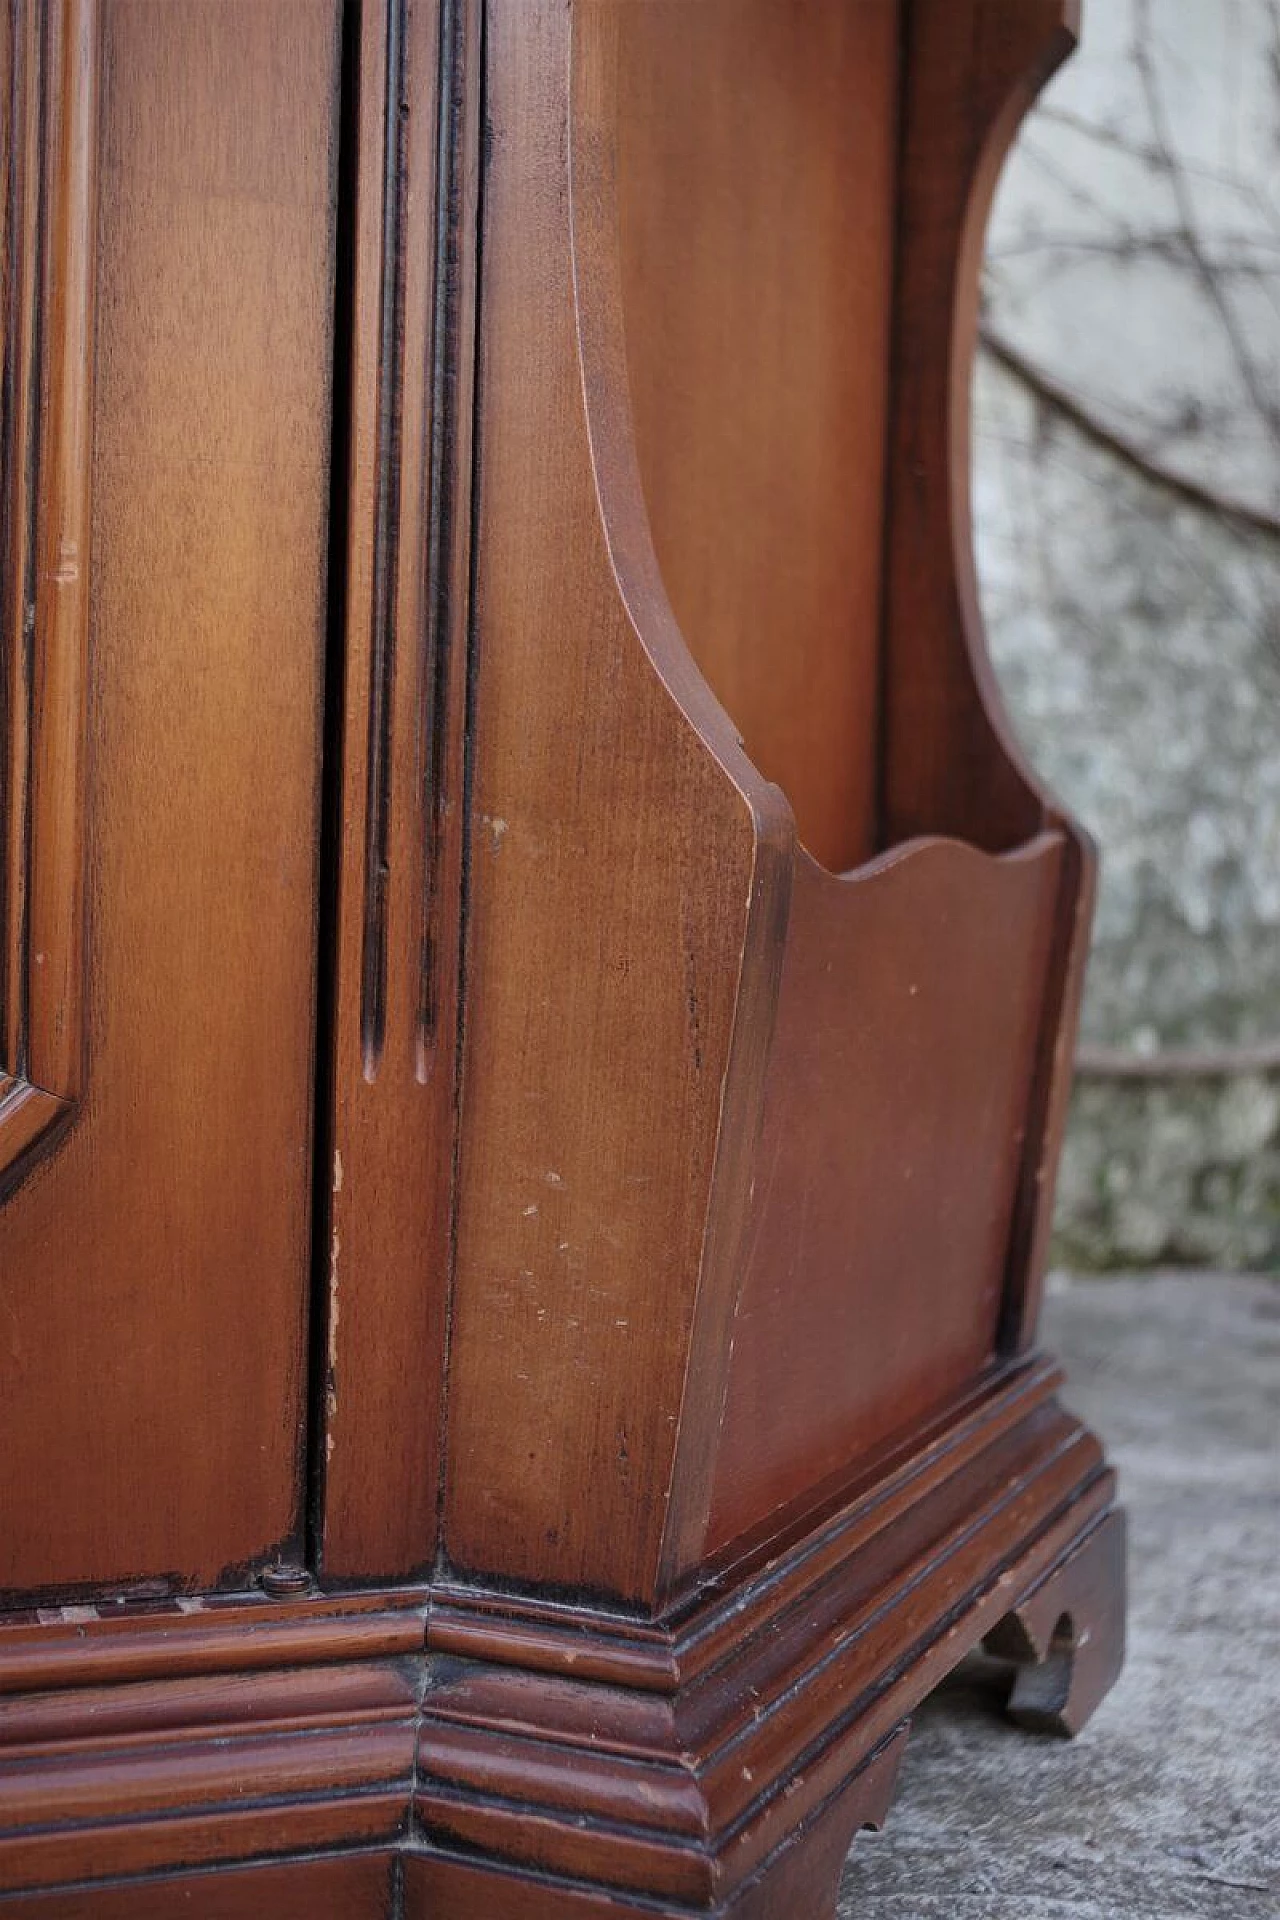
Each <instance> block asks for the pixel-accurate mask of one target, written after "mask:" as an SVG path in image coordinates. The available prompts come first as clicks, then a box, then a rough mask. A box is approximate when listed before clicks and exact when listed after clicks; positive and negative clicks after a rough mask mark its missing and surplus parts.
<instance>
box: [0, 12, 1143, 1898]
mask: <svg viewBox="0 0 1280 1920" xmlns="http://www.w3.org/2000/svg"><path fill="white" fill-rule="evenodd" d="M233 16H234V18H233ZM237 22H238V24H237ZM1074 25H1075V22H1074V18H1073V10H1072V7H1071V6H1070V4H1069V0H803V4H797V0H645V3H644V4H638V0H485V4H484V5H483V7H482V6H481V4H480V0H437V4H434V5H433V4H427V0H423V4H422V5H421V6H418V5H413V6H410V7H408V8H405V7H403V6H400V5H398V4H394V3H393V4H388V5H383V4H381V0H365V4H364V5H363V6H362V7H359V8H357V7H355V6H347V7H345V8H344V7H341V6H338V5H335V4H332V0H309V3H308V4H306V5H303V6H301V7H299V6H297V5H285V4H283V0H260V3H259V4H257V5H256V6H255V7H254V8H253V9H248V10H246V9H229V8H222V7H219V6H218V5H214V4H210V3H209V0H201V3H200V4H198V5H196V4H192V5H189V6H186V7H182V8H174V7H171V6H165V5H163V4H157V0H135V3H134V4H130V5H126V4H124V0H56V4H53V5H51V6H49V7H47V8H46V7H42V6H37V5H36V4H34V0H32V4H30V5H24V4H15V6H14V7H13V8H12V9H11V10H10V18H9V23H8V25H7V26H6V28H5V30H4V31H5V34H6V35H7V38H6V39H5V41H4V44H3V48H2V49H0V51H2V52H3V57H4V61H5V69H6V91H5V97H6V98H7V99H8V100H9V101H10V105H11V121H10V128H9V140H8V152H9V160H8V171H7V173H6V175H5V178H4V183H3V185H4V192H5V196H6V199H5V212H6V234H7V241H8V252H7V259H8V261H9V277H8V282H7V290H6V296H5V298H6V306H5V314H4V318H5V341H6V363H5V364H6V380H7V386H6V393H7V394H8V395H9V396H10V400H9V403H8V407H7V412H6V424H5V442H4V449H3V457H4V462H5V481H6V500H7V503H8V504H7V518H6V525H5V558H4V565H5V601H4V606H5V620H6V629H5V638H6V645H7V653H6V662H7V671H8V675H9V678H8V682H7V684H8V686H9V688H10V696H9V698H8V700H7V704H6V706H5V708H4V716H5V726H6V728H7V736H6V760H5V768H4V771H5V777H6V780H7V782H8V787H7V792H8V793H9V796H10V803H11V812H10V816H9V817H10V819H11V820H12V821H13V822H15V823H17V825H16V826H15V828H14V829H13V830H12V831H11V832H10V834H9V846H8V866H7V868H6V874H5V878H4V880H3V881H2V882H0V905H3V906H4V907H5V909H6V912H5V916H4V926H5V937H6V960H5V972H4V982H5V1019H6V1025H5V1028H4V1031H3V1033H2V1034H0V1046H2V1047H3V1048H4V1049H5V1051H4V1052H3V1053H2V1054H0V1065H3V1066H4V1068H5V1078H4V1079H3V1080H0V1159H2V1161H3V1167H4V1180H5V1183H6V1184H5V1188H4V1193H5V1200H4V1204H3V1205H2V1206H0V1299H2V1300H3V1302H4V1304H5V1306H6V1307H7V1309H8V1322H7V1325H8V1331H7V1333H6V1334H5V1338H6V1339H7V1340H8V1342H9V1352H10V1355H11V1360H12V1379H11V1383H10V1385H9V1386H8V1387H7V1388H6V1394H5V1400H6V1405H5V1408H4V1410H3V1413H0V1423H2V1425H3V1433H2V1434H0V1437H2V1438H3V1439H4V1440H5V1458H6V1462H7V1464H6V1466H5V1468H4V1469H3V1473H4V1478H3V1481H2V1482H0V1516H2V1518H3V1525H2V1526H0V1543H2V1544H0V1588H3V1589H4V1591H5V1594H6V1596H7V1600H6V1604H7V1607H8V1611H7V1612H6V1613H5V1614H4V1615H3V1616H0V1689H3V1692H4V1695H5V1696H6V1697H5V1699H4V1700H3V1701H2V1702H0V1890H2V1891H3V1892H5V1893H7V1894H8V1895H10V1896H11V1899H10V1900H9V1901H7V1902H5V1901H0V1905H4V1906H5V1908H6V1911H8V1910H9V1908H10V1907H11V1908H12V1911H13V1912H14V1914H15V1915H17V1914H21V1915H23V1916H25V1915H28V1914H30V1915H31V1916H32V1917H33V1920H35V1917H36V1916H43V1920H55V1916H70V1915H72V1914H76V1915H80V1914H85V1915H92V1916H98V1915H101V1916H104V1920H108V1917H109V1916H112V1915H121V1916H123V1915H125V1914H128V1915H129V1916H130V1917H131V1920H136V1917H137V1916H143V1917H144V1920H145V1916H149V1915H156V1916H159V1915H162V1914H167V1913H170V1912H172V1911H174V1910H175V1909H174V1904H173V1903H174V1902H175V1900H177V1899H178V1898H179V1897H180V1898H181V1901H182V1911H183V1912H184V1913H191V1914H193V1915H200V1914H204V1915H208V1916H214V1915H217V1916H219V1920H227V1917H228V1916H235V1915H240V1914H244V1915H246V1916H247V1915H249V1914H257V1913H263V1912H275V1913H281V1914H283V1913H294V1912H297V1913H299V1914H301V1913H303V1912H305V1913H307V1914H308V1915H312V1916H316V1915H328V1914H332V1915H334V1916H338V1915H343V1916H348V1915H356V1914H368V1915H369V1916H370V1920H372V1917H373V1916H374V1915H377V1914H383V1913H386V1912H394V1913H396V1914H399V1915H404V1916H410V1917H411V1920H415V1917H416V1920H480V1917H481V1916H484V1917H485V1920H498V1917H500V1920H597V1916H598V1917H599V1920H605V1917H606V1916H615V1915H616V1916H623V1915H626V1914H632V1913H634V1914H635V1915H637V1916H640V1915H645V1914H654V1913H660V1914H663V1915H668V1916H671V1920H676V1917H677V1916H689V1915H694V1914H704V1915H705V1914H712V1915H720V1916H725V1917H727V1916H733V1917H734V1920H830V1916H831V1914H832V1912H833V1908H834V1902H835V1894H836V1886H837V1881H838V1879H839V1875H840V1872H841V1869H842V1866H843V1863H844V1860H845V1855H846V1852H847V1850H848V1847H849V1843H850V1841H851V1839H852V1837H853V1835H854V1833H855V1832H856V1831H857V1829H858V1828H859V1827H860V1826H862V1825H865V1824H878V1823H879V1821H880V1820H881V1818H882V1817H883V1815H884V1813H885V1810H886V1807H887V1804H888V1801H889V1797H890V1794H891V1791H892V1785H893V1775H894V1769H895V1766H896V1763H897V1760H898V1757H899V1754H900V1751H901V1748H902V1744H903V1741H904V1738H905V1734H906V1729H907V1725H908V1722H909V1719H910V1716H911V1713H912V1711H913V1709H914V1708H915V1707H916V1706H917V1705H918V1703H919V1702H920V1700H921V1699H922V1698H923V1696H924V1695H925V1694H926V1693H927V1692H928V1691H929V1690H930V1688H932V1687H933V1686H934V1685H935V1684H936V1683H937V1682H938V1681H939V1680H940V1679H941V1678H942V1677H943V1676H944V1675H945V1674H946V1673H947V1672H948V1671H949V1670H950V1669H951V1668H952V1667H954V1666H955V1665H956V1663H957V1662H958V1661H959V1660H960V1659H961V1658H962V1657H963V1656H964V1655H965V1654H966V1653H968V1652H969V1651H970V1650H971V1649H973V1648H975V1647H976V1646H978V1645H979V1644H980V1643H984V1642H985V1644H986V1646H987V1648H988V1650H989V1651H991V1652H993V1653H996V1654H997V1655H999V1656H1001V1657H1003V1658H1005V1659H1007V1660H1008V1661H1009V1662H1010V1663H1011V1664H1010V1676H1011V1711H1012V1712H1013V1714H1014V1716H1015V1717H1016V1718H1019V1719H1021V1720H1023V1721H1025V1722H1027V1723H1028V1724H1029V1725H1031V1726H1033V1727H1037V1728H1045V1727H1051V1728H1056V1729H1062V1730H1066V1731H1069V1732H1074V1731H1075V1730H1076V1729H1077V1728H1078V1727H1080V1726H1081V1725H1082V1724H1083V1722H1084V1721H1085V1719H1086V1718H1087V1717H1088V1716H1089V1714H1090V1713H1091V1712H1092V1710H1093V1708H1094V1707H1095V1706H1096V1705H1097V1703H1098V1701H1099V1700H1100V1698H1101V1697H1102V1695H1103V1694H1104V1693H1105V1691H1106V1689H1107V1688H1108V1687H1109V1685H1110V1684H1111V1682H1112V1680H1113V1679H1114V1677H1115V1674H1116V1672H1117V1670H1118V1666H1119V1663H1120V1659H1121V1655H1122V1643H1123V1521H1122V1516H1121V1514H1120V1512H1119V1510H1118V1509H1117V1508H1116V1507H1115V1505H1114V1504H1113V1498H1114V1484H1113V1476H1112V1475H1111V1474H1110V1472H1109V1471H1108V1469H1107V1467H1106V1465H1105V1463H1104V1461H1103V1458H1102V1454H1101V1451H1100V1449H1099V1446H1098V1444H1097V1442H1096V1441H1095V1439H1094V1438H1093V1437H1092V1435H1091V1434H1090V1433H1089V1432H1088V1431H1087V1430H1086V1429H1085V1428H1083V1427H1082V1426H1081V1424H1080V1422H1079V1421H1078V1420H1077V1419H1076V1418H1075V1417H1074V1416H1072V1415H1071V1414H1070V1413H1069V1412H1067V1411H1065V1410H1064V1408H1063V1407H1062V1406H1061V1405H1060V1403H1059V1401H1058V1399H1057V1397H1056V1395H1057V1389H1058V1385H1059V1374H1058V1372H1057V1370H1056V1369H1055V1367H1054V1365H1053V1363H1052V1362H1051V1361H1050V1360H1049V1359H1047V1358H1046V1357H1045V1356H1044V1355H1043V1354H1042V1353H1040V1351H1039V1350H1038V1348H1037V1345H1036V1325H1037V1315H1038V1309H1039V1301H1040V1277H1041V1273H1042V1269H1043V1265H1044V1259H1045V1245H1046V1236H1047V1232H1048V1225H1049V1214H1050V1209H1051V1201H1052V1190H1053V1175H1054V1168H1055V1163H1056V1159H1057V1154H1058V1148H1059V1144H1060V1138H1061V1133H1062V1127H1063V1119H1064V1110H1065V1103H1066V1098H1067V1093H1068V1085H1069V1079H1070V1059H1071V1051H1072V1043H1073V1037H1074V1030H1075V1020H1076V1010H1077V1003H1078V998H1079V992H1080V983H1081V973H1082V967H1083V962H1084V955H1085V948H1086V943H1087V934H1088V924H1089V916H1090V903H1091V893H1092V875H1093V856H1092V852H1091V849H1090V847H1089V844H1088V841H1087V840H1086V838H1085V836H1084V835H1083V834H1082V833H1081V832H1080V830H1079V829H1078V828H1077V827H1076V826H1075V825H1074V824H1073V823H1072V822H1071V821H1070V820H1069V819H1067V818H1066V817H1064V815H1063V813H1062V812H1061V810H1060V809H1059V808H1058V807H1057V806H1056V804H1055V803H1054V802H1053V801H1052V799H1051V798H1050V797H1049V796H1048V795H1047V794H1046V793H1045V791H1044V790H1043V788H1042V787H1041V786H1040V784H1039V783H1038V782H1037V780H1036V778H1035V776H1034V774H1033V773H1032V771H1031V770H1030V769H1029V768H1028V767H1027V765H1026V764H1025V762H1024V760H1023V759H1022V757H1021V755H1020V753H1019V751H1018V749H1017V747H1016V745H1015V743H1014V742H1013V740H1012V737H1011V735H1010V732H1009V729H1008V726H1007V724H1006V721H1005V719H1004V716H1003V713H1002V710H1001V707H1000V702H999V698H998V695H997V692H996V690H995V687H994V684H993V680H992V675H991V671H990V668H989V666H988V663H987V659H986V654H985V651H984V644H983V635H982V627H981V621H980V618H979V613H978V604H977V596H976V592H975V585H974V578H973V562H972V555H971V544H970V530H969V506H968V478H967V475H968V458H969V437H968V408H969V371H970V364H971V360H972V355H973V349H974V339H975V331H976V323H977V306H978V273H979V262H980V256H981V248H982V239H983V231H984V226H985V221H986V216H987V211H988V207H989V203H990V199H991V195H992V192H993V190H994V185H995V180H996V176H997V172H998V169H999V166H1000V163H1001V160H1002V158H1003V156H1004V154H1005V152H1006V150H1007V147H1008V144H1009V142H1010V140H1011V138H1012V136H1013V133H1014V131H1015V129H1016V127H1017V124H1018V122H1019V119H1020V117H1021V115H1022V113H1023V111H1024V110H1025V108H1026V106H1027V104H1028V103H1029V101H1030V100H1031V98H1032V97H1033V95H1034V93H1035V91H1036V88H1037V87H1038V85H1039V84H1040V82H1041V81H1042V80H1043V79H1044V78H1045V76H1046V75H1047V74H1048V73H1049V72H1050V71H1051V70H1052V68H1053V67H1054V65H1055V64H1056V63H1057V61H1058V60H1059V59H1060V58H1061V57H1062V56H1063V55H1064V53H1065V52H1066V51H1067V50H1068V48H1069V46H1070V44H1071V40H1072V33H1073V29H1074ZM335 288H336V298H335V295H334V289H335ZM95 337H96V340H97V354H96V377H94V378H91V374H92V373H93V369H94V364H95V362H94V356H93V354H92V353H91V352H90V350H89V344H88V343H89V342H91V341H92V340H93V339H94V338H95ZM13 396H16V398H14V397H13ZM18 636H26V638H25V639H23V641H22V643H21V644H19V639H18ZM265 662H269V663H270V664H269V665H264V663H265ZM175 675H176V677H175ZM24 715H25V716H29V718H23V717H22V716H24ZM317 715H318V716H319V719H317ZM24 903H25V904H24ZM317 925H318V926H319V929H320V934H319V940H318V944H317V939H316V934H315V928H316V926H317ZM313 1062H314V1071H313ZM312 1137H314V1151H313V1152H312V1151H311V1150H310V1149H309V1148H308V1144H307V1143H308V1140H309V1139H311V1138H312ZM4 1324H5V1321H4V1317H3V1316H0V1326H3V1325H4Z"/></svg>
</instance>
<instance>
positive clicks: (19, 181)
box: [0, 0, 342, 1595]
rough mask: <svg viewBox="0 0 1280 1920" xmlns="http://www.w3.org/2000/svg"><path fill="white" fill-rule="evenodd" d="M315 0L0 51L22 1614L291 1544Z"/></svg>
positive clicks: (230, 1580) (3, 1147)
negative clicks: (56, 1597) (65, 1597)
mask: <svg viewBox="0 0 1280 1920" xmlns="http://www.w3.org/2000/svg"><path fill="white" fill-rule="evenodd" d="M341 12H342V9H341V6H340V4H339V0H18V4H15V5H14V6H13V7H12V8H6V9H5V13H6V16H7V21H6V24H5V26H4V27H3V29H0V33H2V34H3V43H2V53H3V63H4V72H3V76H2V78H3V102H4V104H5V107H6V108H7V111H8V114H9V116H10V117H9V124H8V126H7V127H6V130H5V131H6V136H7V137H6V140H5V149H6V153H7V156H8V159H7V163H6V171H5V173H4V177H3V190H4V216H5V230H4V241H5V258H6V268H7V271H6V274H5V279H4V290H3V324H4V403H5V406H4V449H3V451H4V472H3V482H4V507H5V521H4V550H3V567H4V576H3V586H4V601H3V626H2V627H0V657H2V660H3V668H4V703H3V708H2V709H0V711H2V714H3V726H2V728H0V747H2V750H3V756H4V759H3V779H4V787H3V793H4V800H3V806H4V809H5V812H4V820H3V827H4V833H3V850H4V858H5V863H6V864H5V868H4V873H3V879H2V881H0V910H2V912H3V934H4V939H3V953H4V970H3V981H2V990H3V999H4V1005H3V1029H2V1031H0V1049H2V1051H0V1068H2V1069H3V1073H2V1074H0V1182H3V1186H2V1187H0V1193H3V1194H4V1196H5V1197H4V1198H3V1202H2V1203H0V1513H2V1514H3V1527H2V1528H0V1589H3V1590H5V1591H7V1592H8V1593H9V1594H10V1595H13V1594H15V1593H27V1594H30V1593H33V1592H38V1591H43V1592H45V1593H46V1594H48V1593H56V1592H61V1593H64V1594H65V1593H67V1592H70V1591H88V1592H92V1591H93V1590H96V1589H103V1588H105V1589H108V1590H112V1589H114V1590H116V1591H120V1590H124V1589H134V1590H138V1589H142V1590H143V1591H146V1590H148V1589H150V1588H155V1589H157V1590H161V1589H162V1590H174V1589H181V1588H184V1587H186V1588H191V1587H205V1588H211V1587H218V1586H222V1587H234V1586H242V1585H243V1584H244V1581H245V1577H246V1570H247V1569H250V1568H252V1567H253V1566H255V1565H257V1564H260V1563H261V1562H262V1561H263V1560H264V1559H266V1558H268V1557H270V1556H271V1555H272V1554H273V1553H274V1552H275V1551H276V1550H277V1549H278V1548H280V1547H281V1546H282V1545H286V1544H288V1543H290V1542H292V1541H293V1540H295V1539H296V1537H297V1535H298V1534H299V1532H300V1530H301V1527H302V1524H303V1506H304V1489H303V1484H302V1482H303V1474H304V1463H305V1450H304V1437H305V1427H306V1391H307V1365H306V1352H307V1300H308V1293H309V1265H310V1210H311V1179H312V1174H311V1166H312V1155H311V1130H312V1057H313V1051H314V1035H315V1018H316V1008H315V973H316V963H315V954H316V945H317V942H316V925H317V891H318V870H319V858H318V844H319V834H318V816H319V779H320V760H321V756H320V739H321V723H322V696H323V686H324V651H325V629H326V572H327V567H326V548H327V529H328V489H329V440H330V421H331V416H332V406H331V387H332V367H333V337H332V336H333V311H334V276H335V259H334V254H335V231H336V198H337V144H338V118H339V90H340V88H339V82H340V58H341V47H340V41H341V17H340V16H341ZM89 342H96V351H94V352H90V351H88V350H87V343H89Z"/></svg>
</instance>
